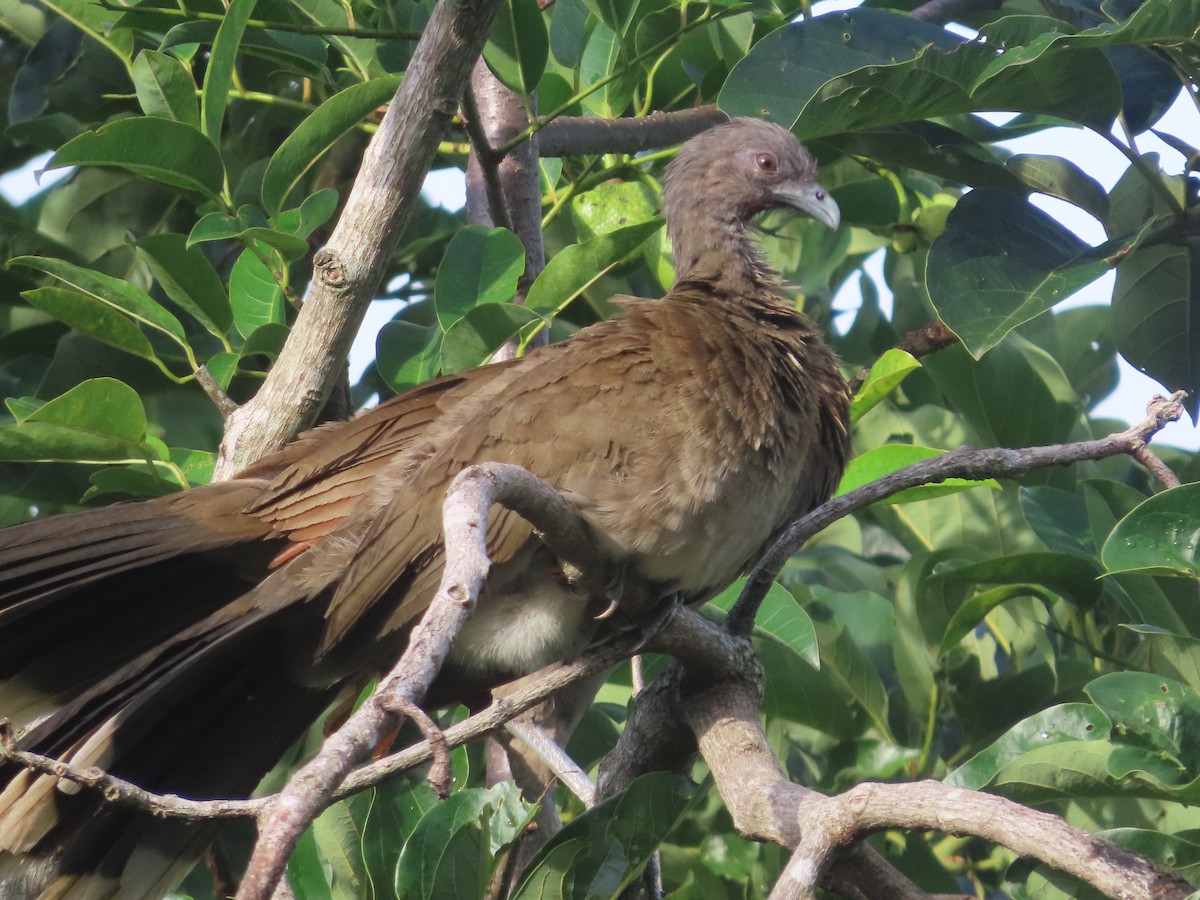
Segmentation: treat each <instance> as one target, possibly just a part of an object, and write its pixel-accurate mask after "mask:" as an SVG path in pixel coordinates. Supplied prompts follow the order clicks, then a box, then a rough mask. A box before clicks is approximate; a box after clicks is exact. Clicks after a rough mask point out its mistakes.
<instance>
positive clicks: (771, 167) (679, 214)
mask: <svg viewBox="0 0 1200 900" xmlns="http://www.w3.org/2000/svg"><path fill="white" fill-rule="evenodd" d="M770 209H790V210H794V211H796V212H799V213H803V214H805V215H808V216H811V217H812V218H813V219H815V220H816V221H818V222H820V223H822V224H823V225H827V226H829V227H830V228H837V227H838V224H839V223H840V222H841V213H840V211H839V210H838V205H837V203H836V202H834V199H833V197H832V196H830V194H829V191H827V190H826V189H825V188H823V187H822V186H821V185H820V184H818V183H817V164H816V162H815V161H814V160H813V158H812V156H811V155H810V154H809V152H808V151H807V150H806V149H804V145H803V144H801V143H800V141H799V140H798V139H797V138H796V136H795V135H794V134H792V133H791V132H790V131H788V130H787V129H785V128H780V127H779V126H778V125H774V124H772V123H770V122H766V121H764V120H762V119H734V120H733V121H731V122H728V123H726V124H724V125H718V126H716V127H715V128H710V129H709V130H708V131H705V132H703V133H701V134H699V135H697V136H696V137H694V138H692V139H691V140H690V141H688V142H687V143H686V144H684V145H683V147H682V148H681V149H680V151H679V154H678V155H677V156H676V157H675V159H674V161H672V163H671V164H670V165H669V166H668V167H667V171H666V175H665V177H664V179H663V212H664V213H665V215H666V217H667V228H668V233H669V235H670V238H671V243H672V245H673V247H674V248H675V257H676V265H677V267H678V268H680V269H681V270H686V269H689V268H691V267H693V266H694V265H695V264H696V263H698V262H699V257H698V256H697V254H701V253H703V252H704V251H705V250H706V246H705V245H706V244H708V243H709V242H710V241H712V240H717V241H719V242H721V243H722V244H724V245H725V246H726V247H728V245H729V242H730V241H733V242H738V243H740V242H744V241H745V228H746V225H747V224H748V223H749V222H750V220H751V219H752V218H753V217H754V216H755V215H757V214H758V213H761V212H765V211H766V210H770Z"/></svg>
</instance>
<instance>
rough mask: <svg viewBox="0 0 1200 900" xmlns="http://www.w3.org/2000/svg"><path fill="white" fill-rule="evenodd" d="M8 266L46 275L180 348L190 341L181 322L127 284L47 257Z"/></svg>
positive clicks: (16, 261)
mask: <svg viewBox="0 0 1200 900" xmlns="http://www.w3.org/2000/svg"><path fill="white" fill-rule="evenodd" d="M8 264H9V265H10V266H28V267H29V268H32V269H37V270H38V271H40V272H45V273H46V274H47V275H51V276H53V277H55V278H57V279H58V280H59V281H62V282H63V283H64V284H67V285H70V286H71V287H73V288H75V290H77V291H79V292H80V293H83V294H86V295H88V296H89V297H92V298H93V299H95V300H98V301H99V302H101V303H104V304H106V305H108V306H110V307H112V308H113V309H117V310H120V311H122V312H123V313H125V314H126V315H128V316H129V317H130V318H132V319H134V320H135V321H138V322H141V323H142V324H144V325H148V326H150V327H151V328H155V329H157V330H158V331H161V332H162V333H163V334H166V335H168V336H169V337H171V338H173V339H174V340H175V341H176V342H177V343H179V344H180V346H182V347H187V338H186V336H185V335H184V331H183V326H182V325H181V324H180V323H179V320H178V319H177V318H175V316H173V315H171V313H169V312H167V310H165V309H163V308H162V307H161V306H159V305H158V304H157V303H156V302H154V300H153V299H151V297H150V295H149V294H147V293H146V292H145V291H143V290H141V289H140V288H137V287H134V286H133V285H132V284H130V283H129V282H127V281H124V280H122V279H120V278H113V277H112V276H111V275H104V274H101V273H100V272H93V271H92V270H91V269H85V268H83V267H82V266H76V265H72V264H71V263H69V262H65V261H63V260H61V259H52V258H50V257H44V256H18V257H17V258H16V259H12V260H9V262H8Z"/></svg>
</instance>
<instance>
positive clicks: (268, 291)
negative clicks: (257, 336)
mask: <svg viewBox="0 0 1200 900" xmlns="http://www.w3.org/2000/svg"><path fill="white" fill-rule="evenodd" d="M256 250H257V252H256ZM260 253H261V254H263V255H264V256H266V257H267V258H268V259H269V258H270V251H267V250H265V249H263V248H262V247H261V245H260V247H258V248H253V249H252V248H249V247H248V248H246V249H245V250H243V251H242V252H241V254H240V255H239V256H238V258H237V261H236V262H235V263H234V264H233V270H232V271H231V272H230V273H229V303H230V306H232V308H233V322H234V324H235V325H237V330H238V332H239V333H241V334H242V335H243V336H245V337H249V336H250V334H252V333H253V332H254V331H255V330H256V329H258V328H260V327H262V326H263V325H268V324H276V325H279V324H282V323H283V321H284V315H283V288H282V287H280V286H279V282H278V281H277V280H276V278H275V275H274V274H273V273H272V271H271V269H270V268H268V266H267V264H266V263H265V262H263V259H262V257H261V256H260V255H259V254H260Z"/></svg>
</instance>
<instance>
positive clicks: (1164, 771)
mask: <svg viewBox="0 0 1200 900" xmlns="http://www.w3.org/2000/svg"><path fill="white" fill-rule="evenodd" d="M1086 690H1087V693H1088V696H1089V697H1091V698H1092V702H1093V703H1095V704H1096V706H1098V707H1099V708H1100V709H1102V710H1103V711H1104V712H1105V713H1106V714H1107V715H1108V717H1109V718H1110V719H1111V720H1112V723H1113V734H1114V735H1116V736H1119V738H1120V741H1121V744H1120V745H1119V746H1118V747H1117V748H1116V749H1115V750H1114V751H1113V754H1112V756H1111V757H1110V759H1109V763H1108V768H1109V772H1110V773H1111V774H1112V776H1113V777H1114V778H1133V779H1136V780H1137V781H1139V782H1142V783H1145V784H1147V785H1149V786H1151V787H1152V788H1154V789H1155V790H1156V791H1161V792H1163V793H1165V794H1167V795H1168V796H1173V797H1175V798H1177V799H1180V800H1184V801H1185V802H1187V801H1192V802H1194V801H1195V800H1196V798H1197V797H1200V776H1198V775H1197V768H1196V760H1197V759H1200V728H1198V727H1197V725H1196V723H1198V722H1200V695H1198V694H1197V693H1196V692H1195V691H1193V690H1192V689H1191V688H1190V687H1187V686H1186V685H1183V684H1180V683H1179V682H1177V681H1172V680H1171V679H1169V678H1163V677H1161V676H1158V675H1151V674H1149V673H1147V672H1112V673H1110V674H1108V675H1102V676H1100V677H1099V678H1097V679H1096V680H1095V681H1093V682H1092V683H1091V684H1089V685H1088V686H1087V689H1086ZM1116 739H1117V738H1115V737H1114V740H1116Z"/></svg>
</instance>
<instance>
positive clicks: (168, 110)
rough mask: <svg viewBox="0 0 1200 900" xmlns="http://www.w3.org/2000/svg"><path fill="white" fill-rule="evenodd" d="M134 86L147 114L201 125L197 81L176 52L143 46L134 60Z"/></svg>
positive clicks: (187, 123)
mask: <svg viewBox="0 0 1200 900" xmlns="http://www.w3.org/2000/svg"><path fill="white" fill-rule="evenodd" d="M133 86H134V88H135V89H136V90H137V96H138V103H140V104H141V106H142V112H144V113H145V114H146V115H148V116H160V117H162V118H164V119H174V120H175V121H177V122H183V123H184V124H185V125H190V126H192V127H193V128H197V129H198V128H199V127H200V111H199V108H198V107H197V106H196V82H195V81H194V80H192V73H191V72H189V71H188V69H187V67H186V66H185V65H184V64H183V63H182V62H180V61H179V60H178V59H176V58H175V57H174V56H169V55H167V54H166V53H159V52H158V51H157V50H143V51H142V52H141V53H139V54H138V55H137V59H135V60H134V61H133Z"/></svg>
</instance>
